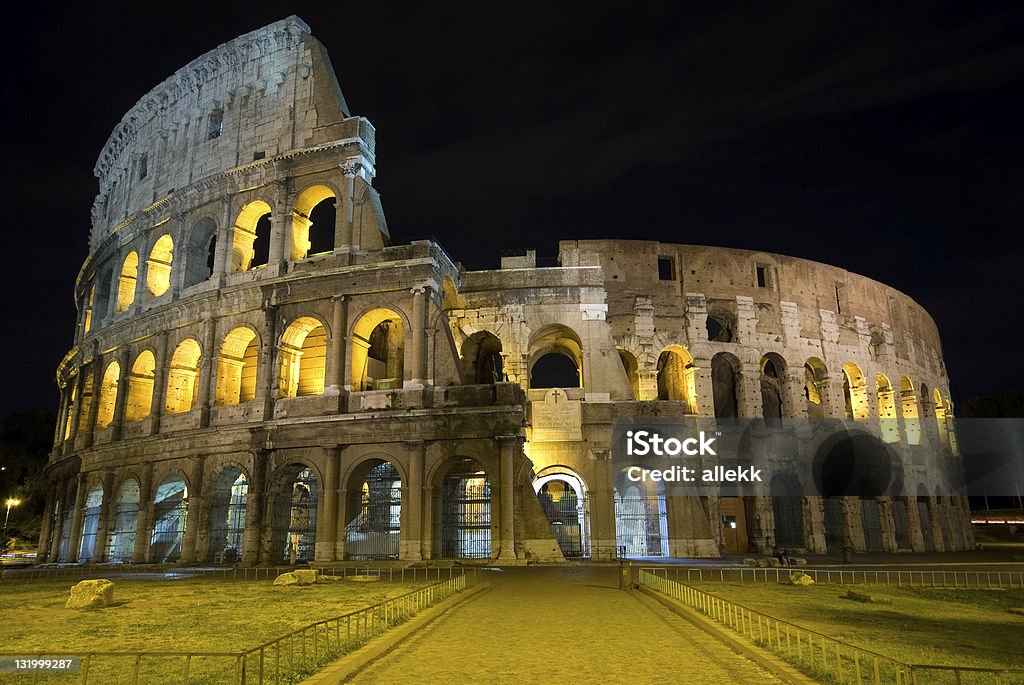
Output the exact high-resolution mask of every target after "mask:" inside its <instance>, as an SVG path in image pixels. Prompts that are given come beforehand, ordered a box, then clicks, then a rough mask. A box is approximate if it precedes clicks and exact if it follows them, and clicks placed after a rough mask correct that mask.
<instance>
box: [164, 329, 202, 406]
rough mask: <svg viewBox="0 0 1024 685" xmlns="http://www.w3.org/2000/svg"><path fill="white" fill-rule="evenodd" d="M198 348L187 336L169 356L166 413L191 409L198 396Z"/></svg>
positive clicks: (197, 344)
mask: <svg viewBox="0 0 1024 685" xmlns="http://www.w3.org/2000/svg"><path fill="white" fill-rule="evenodd" d="M199 356H200V348H199V343H197V342H196V341H195V340H193V339H192V338H188V339H186V340H184V341H182V343H181V344H180V345H178V347H177V349H175V350H174V356H173V357H171V368H170V370H169V371H168V373H167V402H166V405H165V409H166V411H167V413H168V414H181V413H182V412H186V411H189V410H191V409H192V404H193V403H194V402H195V401H196V398H197V397H198V391H199V385H198V383H197V382H196V381H197V380H198V378H199Z"/></svg>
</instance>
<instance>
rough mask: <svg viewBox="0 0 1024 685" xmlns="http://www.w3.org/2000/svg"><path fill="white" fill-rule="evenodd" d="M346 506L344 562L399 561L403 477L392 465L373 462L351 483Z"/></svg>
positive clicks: (355, 474) (358, 471) (357, 474)
mask: <svg viewBox="0 0 1024 685" xmlns="http://www.w3.org/2000/svg"><path fill="white" fill-rule="evenodd" d="M347 492H348V495H347V497H348V501H347V502H346V503H345V521H346V523H345V558H346V559H351V560H364V561H365V560H370V559H397V558H398V541H399V536H400V534H401V520H402V477H401V475H400V474H399V473H398V469H396V468H395V467H394V465H393V464H391V463H390V462H387V461H383V460H380V459H373V460H371V461H368V462H364V463H363V464H361V465H360V467H359V468H358V469H357V471H356V472H355V473H354V474H353V475H352V478H351V479H350V480H349V488H348V489H347Z"/></svg>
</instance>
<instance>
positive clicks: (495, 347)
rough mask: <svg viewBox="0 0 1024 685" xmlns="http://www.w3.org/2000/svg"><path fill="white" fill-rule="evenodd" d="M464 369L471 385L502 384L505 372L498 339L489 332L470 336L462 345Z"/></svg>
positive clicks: (479, 332) (480, 332) (478, 332)
mask: <svg viewBox="0 0 1024 685" xmlns="http://www.w3.org/2000/svg"><path fill="white" fill-rule="evenodd" d="M462 369H463V371H464V373H465V376H466V380H467V381H468V382H470V383H500V382H501V381H502V380H503V379H504V377H505V372H504V370H503V364H502V360H501V341H500V340H498V337H497V336H496V335H494V334H493V333H490V332H488V331H477V332H476V333H474V334H473V335H471V336H469V337H468V338H467V339H466V342H464V343H462Z"/></svg>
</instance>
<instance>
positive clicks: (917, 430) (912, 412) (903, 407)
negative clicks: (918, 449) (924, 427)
mask: <svg viewBox="0 0 1024 685" xmlns="http://www.w3.org/2000/svg"><path fill="white" fill-rule="evenodd" d="M900 411H901V413H902V416H903V430H904V431H905V432H906V434H907V443H909V444H911V445H920V444H921V415H920V413H919V412H918V407H917V396H916V395H915V394H914V383H913V381H911V380H910V379H909V378H908V377H906V376H904V377H903V378H901V379H900Z"/></svg>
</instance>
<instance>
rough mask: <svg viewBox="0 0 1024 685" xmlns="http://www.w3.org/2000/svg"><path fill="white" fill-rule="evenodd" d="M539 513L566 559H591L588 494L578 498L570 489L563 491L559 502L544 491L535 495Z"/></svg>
mask: <svg viewBox="0 0 1024 685" xmlns="http://www.w3.org/2000/svg"><path fill="white" fill-rule="evenodd" d="M537 497H538V499H540V506H541V509H543V510H544V515H545V516H547V518H548V523H549V524H550V525H551V533H552V535H554V536H555V540H557V541H558V548H559V549H560V550H562V556H564V557H565V558H566V559H581V558H585V557H589V556H590V530H589V527H590V494H589V493H584V494H583V497H582V498H580V497H578V496H577V495H576V492H575V491H574V490H573V489H572V488H568V487H567V488H565V490H564V491H563V492H562V493H561V494H560V496H559V498H558V499H554V497H553V496H552V494H551V493H549V492H548V491H547V489H543V490H541V491H540V492H538V493H537Z"/></svg>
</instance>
